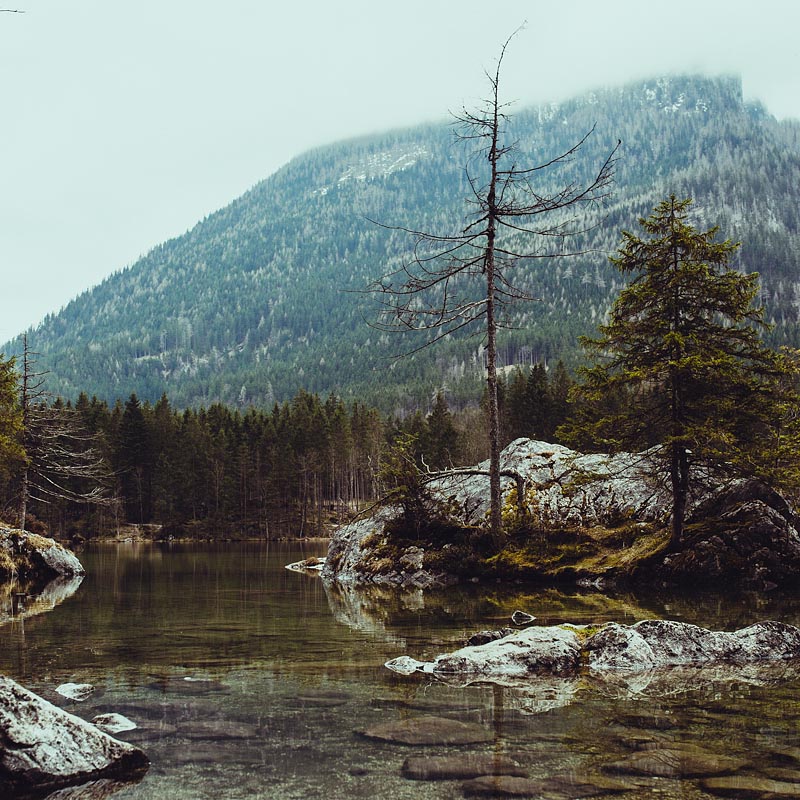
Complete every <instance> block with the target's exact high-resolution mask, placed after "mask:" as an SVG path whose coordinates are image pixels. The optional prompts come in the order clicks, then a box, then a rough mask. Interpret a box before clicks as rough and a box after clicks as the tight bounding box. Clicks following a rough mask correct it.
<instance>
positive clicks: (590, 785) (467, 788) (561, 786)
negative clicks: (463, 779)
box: [462, 775, 631, 800]
mask: <svg viewBox="0 0 800 800" xmlns="http://www.w3.org/2000/svg"><path fill="white" fill-rule="evenodd" d="M630 788H631V787H630V786H627V785H626V784H624V783H620V782H619V781H615V780H612V779H610V778H604V777H602V776H592V777H586V778H576V777H572V776H556V777H552V778H545V779H544V780H533V779H530V778H520V777H515V776H505V775H497V776H494V775H487V776H483V777H480V778H475V779H474V780H471V781H468V782H467V783H465V784H464V785H463V786H462V790H463V792H464V795H465V796H466V797H494V798H497V797H533V798H543V797H547V798H559V800H567V798H579V797H599V796H601V795H607V794H617V793H621V792H626V791H628V790H629V789H630Z"/></svg>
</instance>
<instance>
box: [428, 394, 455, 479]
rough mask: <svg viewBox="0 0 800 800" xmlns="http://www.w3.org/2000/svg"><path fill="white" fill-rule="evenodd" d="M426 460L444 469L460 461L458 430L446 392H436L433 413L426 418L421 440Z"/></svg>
mask: <svg viewBox="0 0 800 800" xmlns="http://www.w3.org/2000/svg"><path fill="white" fill-rule="evenodd" d="M420 446H421V448H422V452H423V454H424V456H425V462H426V463H427V465H428V466H429V467H430V468H431V469H433V470H442V469H447V468H448V467H452V466H453V465H455V464H458V463H459V460H460V452H459V451H460V448H459V441H458V431H457V430H456V427H455V425H454V424H453V415H452V414H451V413H450V408H449V407H448V405H447V400H445V397H444V394H442V392H437V393H436V399H435V400H434V403H433V408H432V409H431V413H430V414H428V417H427V419H426V420H425V428H424V431H423V434H422V441H421V442H420Z"/></svg>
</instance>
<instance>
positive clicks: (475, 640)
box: [467, 628, 517, 647]
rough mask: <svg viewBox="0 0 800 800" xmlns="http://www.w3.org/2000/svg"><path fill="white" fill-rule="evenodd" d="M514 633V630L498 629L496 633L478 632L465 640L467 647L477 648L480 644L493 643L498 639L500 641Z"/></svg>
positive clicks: (488, 631)
mask: <svg viewBox="0 0 800 800" xmlns="http://www.w3.org/2000/svg"><path fill="white" fill-rule="evenodd" d="M516 632H517V631H516V628H500V629H499V630H496V631H490V630H485V631H478V632H477V633H473V634H472V636H470V637H469V639H467V647H477V646H478V645H481V644H489V642H495V641H497V640H498V639H502V638H503V637H504V636H510V635H511V634H512V633H516Z"/></svg>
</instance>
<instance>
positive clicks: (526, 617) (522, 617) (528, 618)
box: [511, 611, 536, 625]
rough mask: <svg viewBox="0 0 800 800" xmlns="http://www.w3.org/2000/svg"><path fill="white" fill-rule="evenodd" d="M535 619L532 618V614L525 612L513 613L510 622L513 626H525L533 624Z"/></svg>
mask: <svg viewBox="0 0 800 800" xmlns="http://www.w3.org/2000/svg"><path fill="white" fill-rule="evenodd" d="M535 619H536V617H534V616H533V614H528V613H527V612H525V611H515V612H514V613H513V614H512V615H511V621H512V622H513V623H514V624H515V625H527V624H528V623H530V622H533V621H534V620H535Z"/></svg>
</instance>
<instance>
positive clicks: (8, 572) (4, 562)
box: [0, 549, 16, 578]
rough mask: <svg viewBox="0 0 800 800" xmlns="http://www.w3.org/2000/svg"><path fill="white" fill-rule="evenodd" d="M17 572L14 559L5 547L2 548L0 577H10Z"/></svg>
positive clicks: (0, 551)
mask: <svg viewBox="0 0 800 800" xmlns="http://www.w3.org/2000/svg"><path fill="white" fill-rule="evenodd" d="M15 572H16V565H15V564H14V561H13V559H12V558H11V556H10V555H9V554H8V553H7V552H6V551H5V550H4V549H0V578H10V577H11V576H12V575H13V574H14V573H15Z"/></svg>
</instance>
